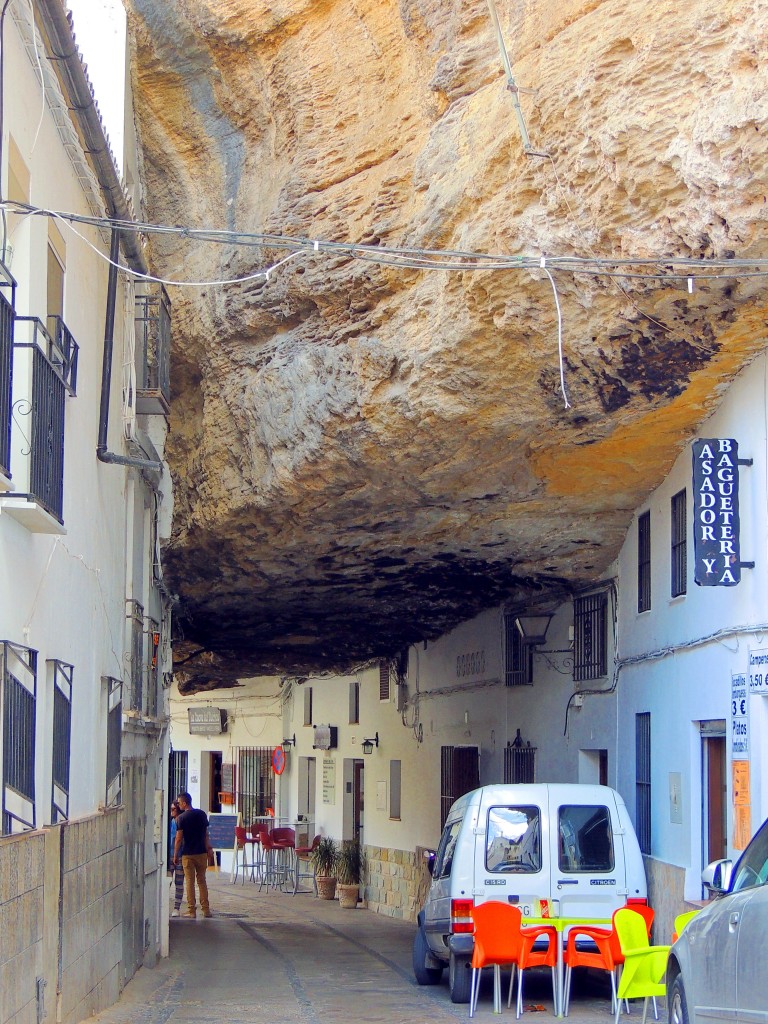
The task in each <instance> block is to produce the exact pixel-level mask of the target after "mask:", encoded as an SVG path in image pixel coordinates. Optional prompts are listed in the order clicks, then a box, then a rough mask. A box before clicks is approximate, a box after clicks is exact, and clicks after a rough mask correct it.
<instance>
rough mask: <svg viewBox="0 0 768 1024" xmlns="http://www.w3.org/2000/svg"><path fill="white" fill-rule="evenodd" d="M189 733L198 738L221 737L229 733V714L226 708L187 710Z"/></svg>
mask: <svg viewBox="0 0 768 1024" xmlns="http://www.w3.org/2000/svg"><path fill="white" fill-rule="evenodd" d="M187 715H188V717H189V732H190V734H191V735H198V736H219V735H220V734H221V733H223V732H226V731H227V712H226V710H225V709H224V708H209V707H205V708H187Z"/></svg>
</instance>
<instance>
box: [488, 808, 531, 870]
mask: <svg viewBox="0 0 768 1024" xmlns="http://www.w3.org/2000/svg"><path fill="white" fill-rule="evenodd" d="M485 866H486V868H487V869H488V871H494V872H526V873H527V872H533V871H541V812H540V810H539V808H538V807H491V808H490V809H489V811H488V827H487V829H486V832H485Z"/></svg>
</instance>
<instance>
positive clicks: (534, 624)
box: [515, 615, 552, 647]
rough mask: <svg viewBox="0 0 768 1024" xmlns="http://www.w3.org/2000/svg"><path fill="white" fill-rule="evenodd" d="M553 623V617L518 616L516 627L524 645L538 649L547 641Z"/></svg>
mask: <svg viewBox="0 0 768 1024" xmlns="http://www.w3.org/2000/svg"><path fill="white" fill-rule="evenodd" d="M551 621H552V616H551V615H518V616H517V618H516V619H515V625H516V626H517V628H518V631H519V633H520V636H521V637H522V639H523V643H524V644H528V645H529V646H532V647H538V646H539V645H540V644H543V643H544V642H545V640H546V639H547V629H548V628H549V624H550V622H551Z"/></svg>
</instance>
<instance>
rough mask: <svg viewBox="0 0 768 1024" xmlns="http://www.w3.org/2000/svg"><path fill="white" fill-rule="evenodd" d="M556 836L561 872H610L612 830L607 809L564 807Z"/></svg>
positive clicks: (612, 860)
mask: <svg viewBox="0 0 768 1024" xmlns="http://www.w3.org/2000/svg"><path fill="white" fill-rule="evenodd" d="M559 835H560V843H559V856H558V859H559V863H560V870H561V871H613V867H614V857H613V830H612V829H611V813H610V811H609V810H608V808H607V807H586V806H584V805H583V804H578V805H571V806H569V805H567V804H564V805H563V806H562V807H561V808H560V812H559Z"/></svg>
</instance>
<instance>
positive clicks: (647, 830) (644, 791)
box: [635, 711, 651, 853]
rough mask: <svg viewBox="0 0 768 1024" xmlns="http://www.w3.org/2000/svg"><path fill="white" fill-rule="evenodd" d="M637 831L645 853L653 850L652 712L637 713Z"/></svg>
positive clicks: (641, 847)
mask: <svg viewBox="0 0 768 1024" xmlns="http://www.w3.org/2000/svg"><path fill="white" fill-rule="evenodd" d="M635 800H636V805H635V818H636V820H635V831H636V832H637V839H638V842H639V843H640V849H641V850H642V852H643V853H650V852H651V714H650V712H649V711H644V712H642V713H641V714H639V715H635Z"/></svg>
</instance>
